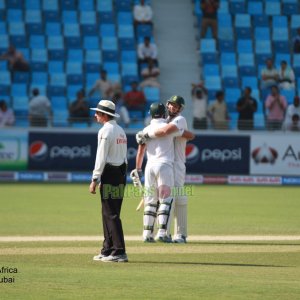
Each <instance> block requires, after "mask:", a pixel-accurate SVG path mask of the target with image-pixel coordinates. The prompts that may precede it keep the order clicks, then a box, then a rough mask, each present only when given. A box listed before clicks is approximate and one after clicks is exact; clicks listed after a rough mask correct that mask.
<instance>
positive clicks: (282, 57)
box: [274, 53, 291, 66]
mask: <svg viewBox="0 0 300 300" xmlns="http://www.w3.org/2000/svg"><path fill="white" fill-rule="evenodd" d="M282 60H285V61H286V62H287V63H288V65H291V54H287V53H277V54H275V62H274V63H275V66H279V65H280V62H281V61H282Z"/></svg>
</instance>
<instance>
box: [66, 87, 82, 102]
mask: <svg viewBox="0 0 300 300" xmlns="http://www.w3.org/2000/svg"><path fill="white" fill-rule="evenodd" d="M80 90H82V85H81V84H74V85H68V87H67V97H68V99H76V95H77V93H78V92H79V91H80Z"/></svg>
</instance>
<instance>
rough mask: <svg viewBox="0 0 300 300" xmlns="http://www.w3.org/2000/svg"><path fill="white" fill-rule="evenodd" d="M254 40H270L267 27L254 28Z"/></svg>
mask: <svg viewBox="0 0 300 300" xmlns="http://www.w3.org/2000/svg"><path fill="white" fill-rule="evenodd" d="M254 38H255V40H263V41H265V40H270V38H271V35H270V29H269V28H268V27H256V28H255V29H254Z"/></svg>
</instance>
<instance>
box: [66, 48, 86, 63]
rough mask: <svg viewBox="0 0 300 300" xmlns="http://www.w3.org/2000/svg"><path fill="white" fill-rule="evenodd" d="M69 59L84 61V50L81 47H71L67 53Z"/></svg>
mask: <svg viewBox="0 0 300 300" xmlns="http://www.w3.org/2000/svg"><path fill="white" fill-rule="evenodd" d="M67 60H68V61H74V62H82V61H83V50H81V49H69V50H68V55H67Z"/></svg>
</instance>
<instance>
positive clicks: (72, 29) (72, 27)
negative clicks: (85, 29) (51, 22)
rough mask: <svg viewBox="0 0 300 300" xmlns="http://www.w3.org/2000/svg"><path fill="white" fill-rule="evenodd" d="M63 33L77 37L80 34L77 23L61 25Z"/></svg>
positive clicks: (66, 35)
mask: <svg viewBox="0 0 300 300" xmlns="http://www.w3.org/2000/svg"><path fill="white" fill-rule="evenodd" d="M63 28H64V29H63V33H64V36H65V37H70V36H72V37H73V36H75V37H79V36H80V29H79V25H78V24H68V23H67V24H64V26H63Z"/></svg>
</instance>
